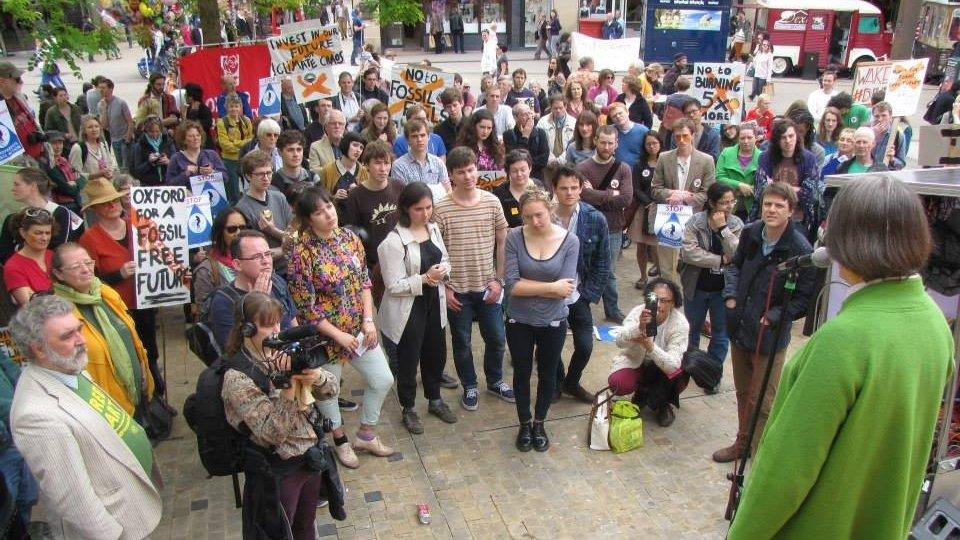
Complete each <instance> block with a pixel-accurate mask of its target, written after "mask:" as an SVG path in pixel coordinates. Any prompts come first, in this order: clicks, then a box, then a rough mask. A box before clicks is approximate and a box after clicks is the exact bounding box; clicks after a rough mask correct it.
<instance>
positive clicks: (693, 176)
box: [650, 150, 716, 212]
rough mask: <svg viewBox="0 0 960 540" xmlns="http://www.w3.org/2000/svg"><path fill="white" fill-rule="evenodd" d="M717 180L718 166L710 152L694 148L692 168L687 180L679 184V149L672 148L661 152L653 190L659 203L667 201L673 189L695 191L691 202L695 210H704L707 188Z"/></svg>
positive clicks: (652, 186)
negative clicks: (706, 152) (715, 165)
mask: <svg viewBox="0 0 960 540" xmlns="http://www.w3.org/2000/svg"><path fill="white" fill-rule="evenodd" d="M715 181H716V168H715V167H714V164H713V158H712V157H710V154H705V153H703V152H701V151H699V150H694V151H693V154H691V155H690V170H689V171H687V181H686V184H684V185H682V186H681V185H679V184H680V181H679V176H678V175H677V151H676V150H670V151H667V152H664V153H662V154H660V159H658V160H657V168H656V169H654V171H653V182H652V183H651V186H650V187H651V192H652V194H653V198H654V200H655V201H657V202H658V203H664V202H666V200H667V198H668V197H669V196H670V191H671V190H678V189H679V190H684V191H689V192H691V193H693V194H694V195H693V200H692V201H689V204H690V205H692V206H693V209H694V212H699V211H701V210H703V203H705V202H706V201H707V188H709V187H710V185H711V184H713V183H714V182H715Z"/></svg>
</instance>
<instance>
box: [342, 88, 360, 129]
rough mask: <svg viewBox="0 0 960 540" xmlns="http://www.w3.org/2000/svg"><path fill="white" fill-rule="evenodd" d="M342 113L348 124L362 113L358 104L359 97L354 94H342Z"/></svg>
mask: <svg viewBox="0 0 960 540" xmlns="http://www.w3.org/2000/svg"><path fill="white" fill-rule="evenodd" d="M340 112H342V113H343V116H344V118H346V119H347V121H348V122H349V121H350V119H351V118H353V117H355V116H356V115H357V113H358V112H360V104H359V103H357V96H355V95H354V94H353V92H350V93H349V94H340Z"/></svg>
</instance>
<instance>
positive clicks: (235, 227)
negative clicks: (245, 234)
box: [223, 225, 247, 234]
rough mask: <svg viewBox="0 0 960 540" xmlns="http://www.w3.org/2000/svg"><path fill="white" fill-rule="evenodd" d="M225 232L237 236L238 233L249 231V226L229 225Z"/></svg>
mask: <svg viewBox="0 0 960 540" xmlns="http://www.w3.org/2000/svg"><path fill="white" fill-rule="evenodd" d="M223 230H225V231H227V232H228V233H230V234H236V233H237V231H245V230H247V226H246V225H227V226H226V227H224V228H223Z"/></svg>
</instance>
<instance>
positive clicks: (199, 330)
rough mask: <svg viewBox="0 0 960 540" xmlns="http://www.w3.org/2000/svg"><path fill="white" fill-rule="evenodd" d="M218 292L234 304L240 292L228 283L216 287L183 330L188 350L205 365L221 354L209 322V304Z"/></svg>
mask: <svg viewBox="0 0 960 540" xmlns="http://www.w3.org/2000/svg"><path fill="white" fill-rule="evenodd" d="M214 273H218V271H216V270H214ZM218 294H225V295H227V296H228V297H229V298H230V299H231V300H233V303H234V305H236V303H237V302H238V301H239V300H240V298H241V295H240V293H239V292H238V291H237V290H236V289H235V288H234V287H233V285H230V284H229V283H228V284H226V285H222V286H220V287H217V288H216V289H214V290H213V292H211V293H210V294H209V295H207V297H206V298H205V299H204V300H203V303H202V304H200V305H199V306H198V307H197V315H196V320H195V321H194V323H193V324H192V325H190V326H188V327H187V329H186V330H184V337H186V340H187V346H188V347H189V348H190V351H192V352H193V354H195V355H197V358H199V359H200V360H201V361H202V362H203V363H204V365H206V366H211V365H213V362H214V361H215V360H216V359H217V358H220V356H221V355H222V354H223V351H221V350H220V346H219V345H217V340H216V337H215V336H214V335H213V326H212V325H211V324H210V305H211V304H212V303H213V299H214V297H216V296H217V295H218Z"/></svg>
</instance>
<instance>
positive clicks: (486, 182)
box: [477, 171, 507, 191]
mask: <svg viewBox="0 0 960 540" xmlns="http://www.w3.org/2000/svg"><path fill="white" fill-rule="evenodd" d="M506 181H507V171H478V172H477V187H478V188H480V189H482V190H485V191H493V188H495V187H497V186H499V185H500V184H502V183H504V182H506Z"/></svg>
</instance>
